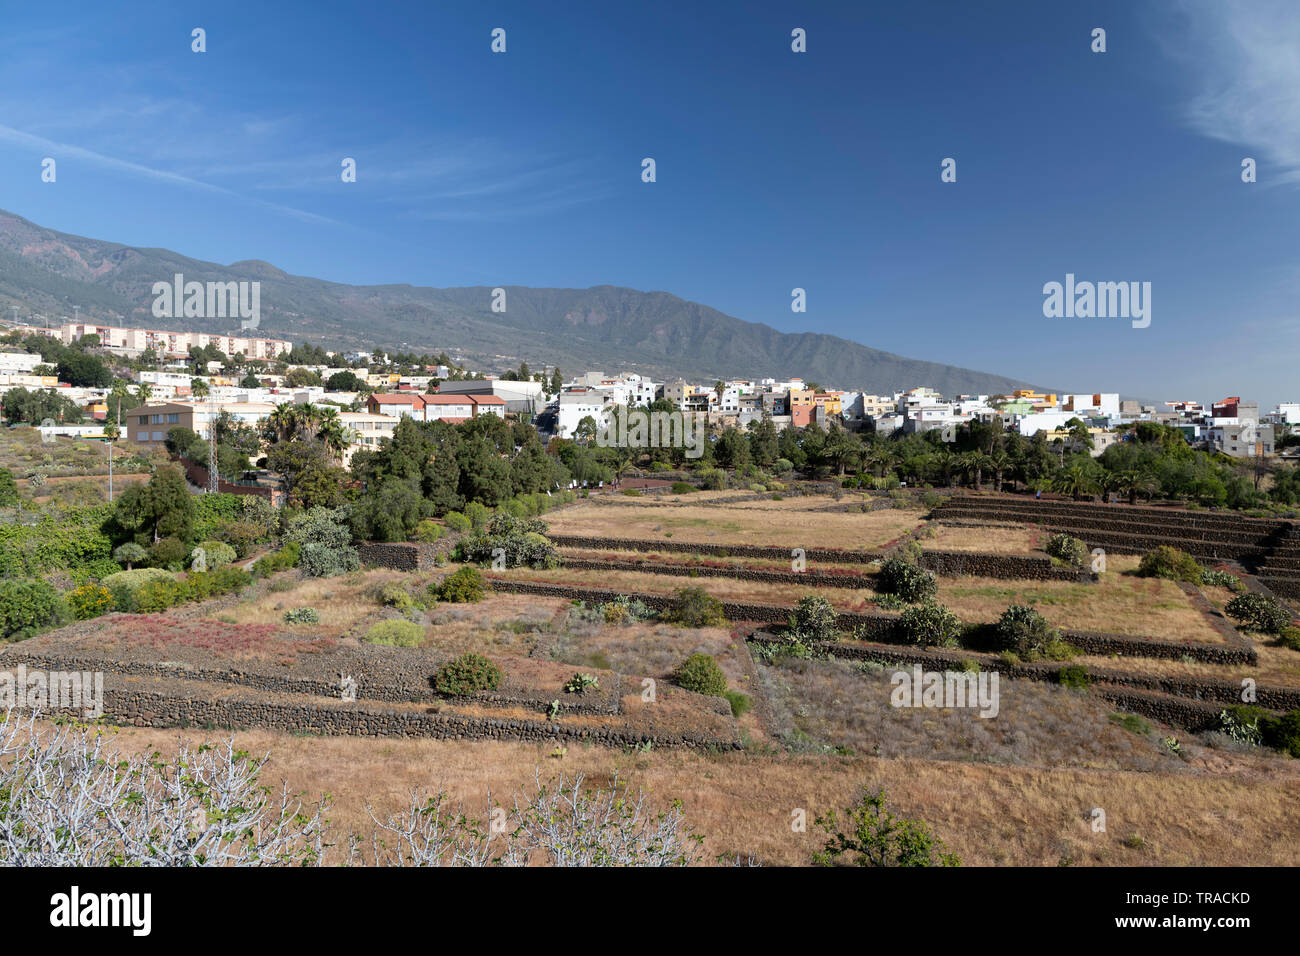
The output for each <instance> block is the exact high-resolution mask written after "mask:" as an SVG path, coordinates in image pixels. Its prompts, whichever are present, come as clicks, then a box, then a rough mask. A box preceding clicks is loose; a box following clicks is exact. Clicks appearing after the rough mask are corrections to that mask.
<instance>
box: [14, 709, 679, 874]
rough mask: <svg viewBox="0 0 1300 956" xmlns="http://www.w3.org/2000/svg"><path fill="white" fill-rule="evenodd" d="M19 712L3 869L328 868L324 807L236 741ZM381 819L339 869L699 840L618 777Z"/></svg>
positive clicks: (653, 848) (658, 853)
mask: <svg viewBox="0 0 1300 956" xmlns="http://www.w3.org/2000/svg"><path fill="white" fill-rule="evenodd" d="M38 718H39V715H37V714H35V713H33V714H27V715H20V714H18V713H16V712H13V711H10V712H8V713H6V714H5V715H4V716H3V719H2V720H0V865H7V866H275V865H319V864H321V863H324V862H334V861H333V860H326V856H327V854H328V853H329V847H330V844H329V843H327V842H326V836H327V835H328V831H327V823H326V821H325V818H324V813H325V810H326V806H327V803H326V801H324V800H322V801H320V802H319V803H317V804H315V805H311V806H304V804H303V803H302V801H301V799H300V798H299V797H298V796H297V795H295V794H292V793H291V792H290V791H289V789H288V785H287V784H285V785H282V786H281V788H280V789H279V790H273V789H272V788H271V787H267V786H263V785H262V784H261V783H259V778H260V776H261V773H262V770H263V768H264V767H265V766H266V763H267V760H268V759H269V757H270V755H269V754H267V755H265V756H263V757H261V758H260V759H255V758H252V757H250V756H249V755H248V754H247V753H244V752H243V751H240V750H237V749H235V745H234V740H233V738H231V739H228V740H226V741H225V742H223V743H220V744H217V745H208V744H202V745H199V746H193V745H191V744H189V743H187V742H186V741H184V740H183V739H182V740H180V741H178V743H177V751H176V754H175V756H174V757H169V758H164V757H163V755H162V754H161V753H159V752H157V751H154V750H150V751H148V752H146V753H143V754H139V755H135V756H123V755H122V754H120V753H118V752H117V750H116V749H115V748H114V746H113V739H112V737H111V736H110V735H107V734H105V733H104V732H103V731H102V729H100V728H97V727H93V726H86V725H82V724H77V723H74V722H66V723H61V724H56V725H54V726H50V725H49V724H48V723H45V722H38ZM367 809H368V811H369V813H370V816H371V819H372V820H373V821H374V824H375V826H374V830H373V832H372V835H371V838H370V845H369V849H368V852H362V849H361V848H362V846H363V842H362V839H361V838H360V837H359V836H358V835H357V834H355V833H353V834H348V835H347V839H346V841H345V843H346V847H347V849H346V850H341V851H340V852H339V855H338V860H337V862H340V863H348V864H361V865H366V864H373V865H380V866H386V865H398V866H489V865H497V866H525V865H544V866H689V865H691V864H693V863H697V862H700V860H701V857H702V852H703V851H702V848H701V844H702V842H703V837H701V836H699V835H698V834H696V833H694V832H693V831H692V829H691V828H690V827H688V826H687V825H686V823H685V817H684V815H683V813H682V809H681V805H680V804H679V803H676V802H674V803H673V804H672V805H671V806H670V807H669V808H668V809H666V810H660V811H658V812H655V811H652V810H651V809H650V807H649V804H648V800H647V797H646V795H645V793H644V792H642V791H639V790H638V791H635V792H631V791H628V790H627V788H626V787H625V786H623V785H622V784H621V783H620V782H619V780H618V779H617V778H615V780H614V781H613V782H612V783H611V784H610V786H609V787H606V788H596V789H593V788H588V787H584V778H583V777H582V775H578V776H575V777H573V778H572V779H569V778H567V777H565V776H564V775H563V774H561V775H560V777H559V778H558V779H557V780H554V781H544V780H543V779H542V775H541V771H540V769H539V770H538V771H537V772H536V773H535V775H534V782H533V784H532V785H531V786H530V787H529V788H528V789H527V790H526V791H525V792H522V793H518V794H516V795H514V797H513V798H512V799H511V802H510V805H509V806H508V807H507V806H503V805H500V804H497V803H495V802H494V801H493V800H492V795H491V793H489V794H488V799H487V813H486V814H485V815H484V816H483V817H482V818H481V819H480V818H478V817H475V816H472V815H471V814H470V813H469V812H467V811H466V810H465V809H464V807H462V806H455V807H453V806H451V805H450V804H449V802H448V800H447V797H446V794H443V793H440V794H438V795H436V796H428V795H422V794H419V793H413V794H412V795H411V803H410V806H409V808H408V809H406V810H404V811H402V812H399V813H397V814H394V815H390V816H388V817H386V818H384V819H380V818H379V817H377V816H376V815H375V813H374V810H373V809H370V808H367Z"/></svg>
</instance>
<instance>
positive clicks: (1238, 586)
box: [1201, 571, 1245, 593]
mask: <svg viewBox="0 0 1300 956" xmlns="http://www.w3.org/2000/svg"><path fill="white" fill-rule="evenodd" d="M1201 583H1202V584H1207V585H1210V586H1211V587H1220V588H1227V589H1228V590H1229V591H1236V592H1238V593H1240V592H1241V591H1242V590H1243V588H1244V587H1245V585H1243V584H1242V583H1241V578H1239V577H1237V576H1236V575H1235V574H1233V573H1232V572H1231V571H1202V572H1201Z"/></svg>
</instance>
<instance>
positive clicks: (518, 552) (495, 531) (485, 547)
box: [461, 512, 560, 569]
mask: <svg viewBox="0 0 1300 956" xmlns="http://www.w3.org/2000/svg"><path fill="white" fill-rule="evenodd" d="M546 531H547V527H546V522H544V521H542V520H541V519H540V518H519V517H516V516H514V515H509V514H504V513H500V512H499V513H497V514H495V515H493V516H492V519H491V520H490V521H488V523H487V527H486V528H484V529H483V530H482V531H477V532H475V533H474V534H473V535H471V536H470V537H468V538H466V539H465V540H464V541H462V542H461V554H462V555H463V556H464V559H465V560H466V561H476V562H480V563H483V564H487V563H488V562H491V561H495V559H496V558H497V557H498V554H499V555H501V556H502V557H504V559H505V566H506V567H507V568H517V567H521V566H524V565H527V566H528V567H530V568H539V569H541V568H556V567H559V565H560V554H559V552H558V551H556V549H555V545H554V544H552V543H551V542H550V540H549V539H548V538H547V537H546Z"/></svg>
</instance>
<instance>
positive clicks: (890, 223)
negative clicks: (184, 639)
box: [0, 0, 1300, 407]
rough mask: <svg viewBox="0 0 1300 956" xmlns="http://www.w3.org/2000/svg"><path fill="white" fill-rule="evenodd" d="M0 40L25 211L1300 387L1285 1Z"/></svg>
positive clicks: (1298, 92)
mask: <svg viewBox="0 0 1300 956" xmlns="http://www.w3.org/2000/svg"><path fill="white" fill-rule="evenodd" d="M4 20H5V28H4V30H3V32H2V33H0V183H3V188H2V189H0V207H2V208H5V209H8V210H11V211H13V212H16V213H18V214H20V215H23V216H25V217H27V218H29V219H31V220H33V221H35V222H37V223H40V224H41V225H45V226H49V227H51V228H55V229H59V230H63V231H67V232H73V233H78V234H82V235H89V236H93V237H96V238H101V239H110V240H114V241H119V242H124V243H128V244H132V245H142V246H161V247H166V248H171V249H175V250H177V251H179V252H182V253H184V254H186V255H190V256H194V257H197V258H202V259H210V260H214V261H218V262H227V263H228V262H233V261H236V260H239V259H252V258H256V259H265V260H267V261H269V262H272V263H274V264H275V265H277V266H280V267H281V268H284V269H286V270H288V271H290V272H295V273H299V274H305V275H312V276H319V277H322V278H327V279H332V280H337V281H343V282H351V283H387V282H409V283H413V284H417V285H432V286H457V285H506V284H517V285H534V286H570V287H580V288H585V287H587V286H592V285H601V284H614V285H626V286H631V287H634V288H638V289H645V290H655V289H661V290H666V291H669V292H672V293H674V294H676V295H680V296H682V297H684V298H688V299H694V300H696V301H699V302H703V303H706V304H708V305H711V306H714V307H715V308H718V309H721V310H722V311H724V312H727V313H729V314H731V315H735V316H738V317H739V318H742V319H747V320H751V321H759V322H766V323H768V324H770V325H773V326H775V327H777V328H779V329H782V330H785V331H803V330H813V331H822V332H830V333H834V334H838V335H843V336H845V337H848V338H852V339H855V340H857V341H860V342H863V343H865V344H868V345H871V346H873V347H876V348H882V349H886V350H889V351H893V352H898V353H900V354H903V355H908V356H914V357H918V358H925V359H931V360H935V361H941V362H948V363H952V364H958V365H965V366H969V367H973V368H979V369H983V370H987V371H992V372H999V373H1003V374H1007V375H1014V376H1017V377H1022V378H1025V379H1027V380H1031V381H1035V382H1039V383H1042V384H1045V385H1049V386H1056V387H1060V388H1063V389H1067V390H1075V391H1085V390H1087V391H1122V392H1124V393H1126V394H1134V395H1141V396H1144V397H1148V398H1152V399H1156V400H1165V399H1183V398H1195V399H1201V400H1206V401H1209V400H1214V399H1218V398H1221V397H1223V396H1224V395H1228V394H1240V395H1242V396H1245V397H1251V398H1257V399H1259V400H1260V401H1261V403H1267V404H1268V406H1269V407H1272V404H1273V403H1276V402H1277V401H1281V400H1300V382H1298V381H1297V376H1296V375H1295V374H1294V369H1295V368H1296V364H1297V359H1298V358H1300V347H1297V339H1298V336H1300V306H1297V301H1300V268H1297V254H1298V250H1300V243H1298V242H1297V239H1300V54H1298V53H1297V51H1300V7H1297V5H1296V4H1295V3H1294V2H1293V0H1187V2H1131V0H1125V2H1114V3H1109V2H1095V3H1089V2H1070V3H1064V2H1061V3H1057V2H1042V0H1023V2H1021V0H1006V2H998V3H992V4H974V3H969V2H966V0H946V2H931V0H911V2H908V3H905V4H884V3H877V2H870V3H867V2H855V3H838V4H833V3H775V2H754V0H750V2H744V3H739V2H736V3H733V2H712V0H710V2H693V3H677V2H659V3H654V4H636V3H613V2H599V3H597V2H591V3H587V2H563V3H545V4H542V3H491V2H464V3H460V2H440V3H436V4H433V3H427V2H420V3H387V4H381V3H374V4H360V5H358V4H354V3H348V4H343V3H334V2H329V0H313V2H311V3H293V2H281V3H276V4H266V3H240V2H223V3H220V4H217V3H185V2H175V0H168V2H159V3H149V2H136V3H131V4H129V5H116V4H114V5H105V4H90V3H84V4H78V3H64V4H57V5H49V4H44V5H43V4H16V3H12V2H10V3H6V4H5V9H4ZM194 27H203V28H204V29H205V30H206V31H207V52H206V53H203V54H197V53H193V52H191V50H190V31H191V29H192V28H194ZM494 27H502V28H504V29H505V30H506V31H507V33H506V38H507V41H506V42H507V49H506V53H504V54H493V53H492V52H491V51H490V49H489V46H490V41H491V38H490V32H491V30H492V29H493V28H494ZM794 27H802V28H804V29H805V30H806V31H807V36H808V52H807V53H806V54H795V53H792V52H791V50H790V31H791V30H792V29H793V28H794ZM1094 27H1103V28H1105V30H1106V31H1107V52H1106V53H1104V54H1094V53H1092V52H1091V50H1090V43H1091V37H1090V33H1091V31H1092V29H1093V28H1094ZM45 156H53V157H55V158H56V159H57V162H58V180H57V182H56V183H54V184H48V183H42V182H41V181H40V161H41V159H42V158H43V157H45ZM646 156H650V157H654V158H655V160H656V163H657V173H658V181H657V182H655V183H653V184H646V183H642V182H641V178H640V172H641V160H642V158H643V157H646ZM1246 156H1251V157H1254V158H1255V159H1256V160H1257V162H1258V177H1259V182H1257V183H1254V184H1249V185H1248V184H1244V183H1242V181H1241V175H1240V172H1241V169H1240V164H1241V161H1242V158H1243V157H1246ZM343 157H353V158H355V159H356V161H357V164H358V176H357V182H356V183H349V184H345V183H343V182H341V180H340V176H339V173H340V161H341V160H342V158H343ZM945 157H953V158H955V159H956V160H957V174H958V175H957V182H956V183H941V182H940V178H939V173H940V162H941V160H942V159H943V158H945ZM1067 272H1072V273H1074V274H1075V275H1076V276H1078V278H1079V279H1080V280H1084V279H1091V280H1094V281H1148V282H1151V284H1152V322H1151V325H1150V327H1149V328H1145V329H1134V328H1132V327H1131V325H1130V323H1129V322H1128V321H1126V320H1123V319H1048V318H1044V316H1043V309H1042V306H1043V292H1042V287H1043V284H1044V283H1046V282H1050V281H1063V280H1064V277H1065V274H1066V273H1067ZM794 287H801V288H804V289H806V290H807V296H808V310H807V312H806V313H803V314H796V313H792V312H791V310H790V292H791V289H792V288H794ZM782 371H786V372H788V371H792V370H775V369H774V370H773V372H782ZM845 384H849V383H845ZM861 384H863V385H866V386H867V387H870V384H871V383H861Z"/></svg>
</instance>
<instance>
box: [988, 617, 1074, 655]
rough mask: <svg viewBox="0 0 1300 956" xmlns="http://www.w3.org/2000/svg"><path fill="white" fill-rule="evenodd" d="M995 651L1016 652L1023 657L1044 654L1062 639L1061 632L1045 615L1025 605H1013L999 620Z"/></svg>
mask: <svg viewBox="0 0 1300 956" xmlns="http://www.w3.org/2000/svg"><path fill="white" fill-rule="evenodd" d="M996 634H997V642H996V644H997V646H996V647H995V650H999V651H1014V652H1015V653H1016V654H1017V655H1019V656H1021V657H1033V656H1034V655H1037V654H1042V653H1043V652H1044V651H1045V650H1046V649H1047V648H1048V647H1050V645H1052V644H1055V643H1057V642H1059V641H1060V639H1061V632H1060V631H1058V630H1057V629H1056V628H1054V627H1052V626H1051V625H1050V624H1048V623H1047V620H1046V619H1045V618H1044V617H1043V615H1041V614H1039V613H1038V611H1036V610H1035V609H1034V608H1032V607H1028V606H1027V605H1024V604H1013V605H1011V606H1010V607H1009V608H1007V609H1006V610H1005V611H1003V612H1002V616H1001V617H1000V618H998V623H997V630H996Z"/></svg>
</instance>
